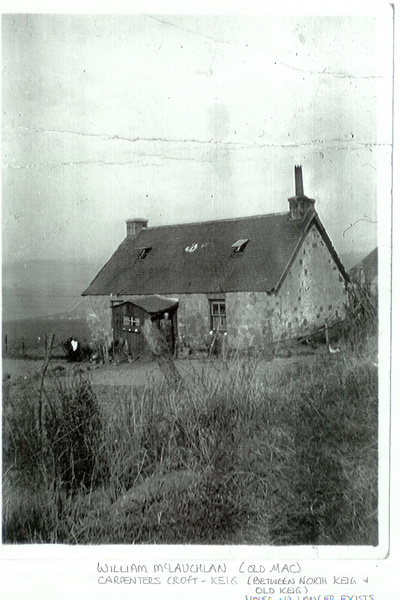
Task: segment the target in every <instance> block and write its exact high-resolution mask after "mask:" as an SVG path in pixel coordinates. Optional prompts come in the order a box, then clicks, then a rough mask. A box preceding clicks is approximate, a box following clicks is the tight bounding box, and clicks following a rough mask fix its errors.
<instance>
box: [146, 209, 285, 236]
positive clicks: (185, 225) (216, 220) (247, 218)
mask: <svg viewBox="0 0 400 600" xmlns="http://www.w3.org/2000/svg"><path fill="white" fill-rule="evenodd" d="M288 214H289V211H287V210H286V211H282V212H276V213H265V214H263V215H252V216H250V217H232V218H230V219H213V220H212V221H193V222H191V223H170V224H169V225H152V226H151V227H146V228H145V229H142V230H141V231H148V230H149V229H165V228H167V227H190V226H192V225H210V223H228V222H232V221H248V220H250V219H262V218H263V217H276V216H278V215H288Z"/></svg>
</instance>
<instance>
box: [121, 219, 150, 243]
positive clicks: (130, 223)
mask: <svg viewBox="0 0 400 600" xmlns="http://www.w3.org/2000/svg"><path fill="white" fill-rule="evenodd" d="M125 222H126V235H127V236H128V237H133V238H135V237H137V236H138V235H139V233H140V232H141V231H142V229H146V227H147V223H148V222H149V221H148V219H127V220H126V221H125Z"/></svg>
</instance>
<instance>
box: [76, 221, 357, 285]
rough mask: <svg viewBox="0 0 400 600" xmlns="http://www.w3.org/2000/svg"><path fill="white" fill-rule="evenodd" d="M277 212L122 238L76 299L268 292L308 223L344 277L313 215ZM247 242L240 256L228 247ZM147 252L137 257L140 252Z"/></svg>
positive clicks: (279, 279) (284, 269)
mask: <svg viewBox="0 0 400 600" xmlns="http://www.w3.org/2000/svg"><path fill="white" fill-rule="evenodd" d="M289 216H290V215H289V213H288V212H285V213H279V214H270V215H261V216H255V217H246V218H239V219H227V220H221V221H209V222H203V223H190V224H183V225H168V226H160V227H149V228H146V229H143V230H142V231H141V232H140V233H139V234H138V236H137V237H136V238H133V237H131V236H127V237H126V238H125V240H124V241H123V242H122V244H121V245H120V246H119V247H118V249H117V250H116V252H115V253H114V254H113V255H112V257H111V258H110V260H109V261H108V262H107V263H106V264H105V266H104V267H103V268H102V269H101V271H100V272H99V273H98V275H97V276H96V277H95V279H94V280H93V281H92V283H91V284H90V286H89V287H88V288H87V289H86V290H85V291H84V292H83V294H82V295H84V296H86V295H109V294H116V295H142V294H172V295H174V294H190V293H220V292H232V291H254V292H256V291H272V290H274V289H277V287H278V286H279V285H280V284H281V283H282V281H283V279H284V276H285V274H286V272H287V270H288V268H289V266H290V264H291V262H292V261H293V260H294V257H295V255H296V252H297V250H298V249H299V247H300V245H301V242H302V241H303V239H304V237H305V235H306V234H307V232H308V230H309V228H310V227H311V225H312V224H313V223H315V224H316V226H317V227H318V229H319V230H320V232H321V235H322V236H323V238H324V240H325V242H326V244H327V246H328V249H329V250H330V252H331V254H332V256H333V257H334V259H335V261H336V263H337V264H338V268H339V270H340V271H341V272H342V274H343V276H344V277H345V278H346V279H347V275H346V273H345V270H344V267H343V265H342V264H341V262H340V260H339V258H338V256H337V254H336V252H335V250H334V248H333V246H332V244H331V242H330V240H329V237H328V235H327V233H326V231H325V229H324V227H323V226H322V223H321V221H320V219H319V217H318V215H317V213H316V212H315V211H313V212H311V214H310V215H307V217H306V218H305V219H304V220H303V221H301V222H299V221H293V220H290V218H289ZM245 239H248V240H249V241H248V243H247V244H246V246H245V248H244V250H243V252H233V249H232V244H235V242H237V241H238V240H245ZM143 248H151V250H150V251H149V252H148V254H147V256H146V257H145V258H143V259H139V258H138V256H139V253H140V249H143Z"/></svg>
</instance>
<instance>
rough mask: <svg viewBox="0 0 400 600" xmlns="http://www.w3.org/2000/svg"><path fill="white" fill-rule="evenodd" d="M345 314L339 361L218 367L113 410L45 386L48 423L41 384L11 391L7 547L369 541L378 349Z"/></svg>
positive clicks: (87, 389)
mask: <svg viewBox="0 0 400 600" xmlns="http://www.w3.org/2000/svg"><path fill="white" fill-rule="evenodd" d="M349 319H350V321H349V323H347V324H344V325H343V330H342V335H343V338H342V340H343V339H344V338H345V341H344V342H343V343H342V345H341V346H342V351H341V352H340V353H338V354H334V355H329V354H328V353H326V352H322V351H321V352H320V353H317V354H316V355H315V356H313V357H309V356H308V357H306V358H303V359H302V360H299V361H297V362H296V361H291V362H290V363H288V364H287V365H285V366H283V367H281V368H279V369H277V368H272V363H267V362H265V361H262V360H259V361H258V360H257V359H255V358H254V356H253V357H251V358H250V357H234V358H230V359H229V360H221V359H219V360H214V361H213V365H214V366H213V368H208V369H204V370H199V369H195V368H193V369H191V370H190V368H189V366H188V369H189V371H187V373H188V374H187V376H185V377H184V378H182V379H180V380H178V381H173V380H167V379H166V380H165V383H164V384H163V385H160V386H155V385H151V384H150V385H148V386H147V387H146V388H144V389H141V390H140V389H132V390H127V389H125V388H119V391H117V389H116V388H115V392H114V397H113V402H112V403H111V404H110V403H109V404H107V403H105V402H103V401H102V399H101V397H100V396H98V397H96V395H95V394H94V392H93V389H92V386H91V383H90V379H89V378H88V376H87V375H83V374H82V373H78V372H76V373H75V375H70V376H68V377H64V376H58V377H55V376H53V377H52V378H50V377H48V378H47V381H46V388H45V390H46V411H45V415H46V416H45V422H44V424H43V427H42V430H40V428H39V426H38V420H37V415H36V411H37V393H36V392H37V390H34V389H32V386H30V387H27V388H25V390H22V391H21V390H20V391H19V393H15V390H14V393H13V391H12V388H11V386H10V387H7V386H6V389H5V399H4V410H3V439H4V453H3V461H4V465H3V473H4V475H3V540H4V541H5V542H7V543H32V542H46V543H70V544H75V543H77V544H88V543H91V544H102V543H119V544H132V543H136V544H140V543H157V544H163V543H170V544H172V543H181V544H185V543H197V544H227V543H228V544H271V545H274V544H275V545H279V544H285V545H287V544H346V545H349V544H377V542H378V538H377V452H378V448H377V411H378V399H377V396H378V390H377V369H376V366H375V365H374V362H373V360H374V359H373V358H372V357H373V356H374V355H375V354H374V353H375V341H376V340H375V338H374V337H373V328H372V329H371V328H370V325H371V323H372V322H373V318H372V317H371V322H370V321H369V317H368V319H366V318H365V319H364V322H365V327H358V325H357V327H355V325H354V326H353V325H352V324H351V317H349ZM371 327H372V325H371ZM345 331H346V334H345V333H344V332H345ZM361 347H363V353H361V350H360V349H361ZM187 364H188V365H190V362H189V361H188V363H187Z"/></svg>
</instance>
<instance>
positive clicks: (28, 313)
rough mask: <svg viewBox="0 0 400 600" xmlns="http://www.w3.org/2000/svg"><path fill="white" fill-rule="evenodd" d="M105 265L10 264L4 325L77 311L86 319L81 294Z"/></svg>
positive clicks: (4, 272) (5, 280)
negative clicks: (10, 322) (7, 322)
mask: <svg viewBox="0 0 400 600" xmlns="http://www.w3.org/2000/svg"><path fill="white" fill-rule="evenodd" d="M101 266H102V265H101V264H100V265H99V264H95V263H89V262H72V261H65V262H63V261H56V260H34V261H27V262H15V263H6V264H4V265H3V270H2V293H3V321H14V320H18V319H27V318H35V317H46V316H51V315H56V314H62V313H67V312H69V311H74V313H75V314H76V316H83V302H82V301H81V293H82V291H83V290H84V289H85V288H86V287H87V286H88V284H89V283H90V281H91V280H92V279H93V278H94V276H95V275H96V273H97V272H98V271H99V269H100V268H101Z"/></svg>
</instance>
